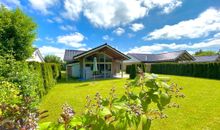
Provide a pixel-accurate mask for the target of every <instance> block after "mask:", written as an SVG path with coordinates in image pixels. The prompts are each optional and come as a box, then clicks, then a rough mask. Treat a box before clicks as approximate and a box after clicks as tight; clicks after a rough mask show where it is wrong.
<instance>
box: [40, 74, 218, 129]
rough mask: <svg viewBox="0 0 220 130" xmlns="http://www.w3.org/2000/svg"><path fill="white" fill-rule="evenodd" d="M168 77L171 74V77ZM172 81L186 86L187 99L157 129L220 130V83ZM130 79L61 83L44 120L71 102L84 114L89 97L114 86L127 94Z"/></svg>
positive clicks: (42, 107) (52, 118)
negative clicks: (126, 89)
mask: <svg viewBox="0 0 220 130" xmlns="http://www.w3.org/2000/svg"><path fill="white" fill-rule="evenodd" d="M167 76H168V75H167ZM168 77H170V78H171V81H172V82H175V83H177V84H178V85H180V86H183V87H184V90H183V93H184V94H185V95H186V97H185V98H184V99H179V100H177V101H176V102H178V103H179V104H180V108H179V109H176V108H169V109H166V110H165V113H167V115H168V118H167V119H162V120H154V121H153V123H152V129H153V130H202V129H203V130H219V129H220V80H210V79H202V78H193V77H183V76H170V75H169V76H168ZM127 81H129V80H127V79H109V80H100V81H95V82H93V81H86V82H79V81H69V82H63V83H58V84H57V85H56V86H55V87H54V88H52V89H51V90H50V92H49V93H48V94H47V95H46V96H45V97H44V98H43V100H42V102H41V104H40V110H48V111H49V113H48V114H49V117H47V118H45V119H43V120H41V122H45V121H56V120H57V119H58V117H59V114H60V113H61V107H62V104H64V103H68V104H69V105H71V106H72V107H73V108H74V110H75V111H76V112H77V113H78V114H80V113H82V112H83V109H84V105H85V97H86V96H87V95H90V96H93V95H94V94H95V93H96V92H99V93H101V94H102V95H103V97H105V96H107V95H108V93H109V90H110V89H111V88H112V87H115V88H116V93H117V94H118V95H121V94H123V93H124V88H123V86H124V84H125V83H126V82H127Z"/></svg>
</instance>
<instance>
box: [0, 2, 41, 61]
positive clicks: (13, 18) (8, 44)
mask: <svg viewBox="0 0 220 130" xmlns="http://www.w3.org/2000/svg"><path fill="white" fill-rule="evenodd" d="M36 27H37V25H36V24H35V23H34V22H33V21H32V19H31V18H30V17H28V16H27V15H25V14H24V13H23V12H22V11H21V10H20V9H18V8H17V9H15V10H9V9H7V8H5V7H4V6H3V5H1V6H0V55H2V54H5V53H10V54H12V55H13V56H14V58H15V59H16V60H25V59H27V58H29V57H30V56H31V55H32V53H33V47H32V43H33V41H34V40H35V37H36V32H35V30H36Z"/></svg>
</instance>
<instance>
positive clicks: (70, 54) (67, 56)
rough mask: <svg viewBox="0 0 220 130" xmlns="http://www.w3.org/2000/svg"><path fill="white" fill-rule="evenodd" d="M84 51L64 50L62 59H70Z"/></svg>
mask: <svg viewBox="0 0 220 130" xmlns="http://www.w3.org/2000/svg"><path fill="white" fill-rule="evenodd" d="M83 52H85V51H82V50H65V54H64V61H67V62H68V61H72V60H73V57H74V56H76V55H79V54H81V53H83Z"/></svg>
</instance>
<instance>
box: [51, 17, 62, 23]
mask: <svg viewBox="0 0 220 130" xmlns="http://www.w3.org/2000/svg"><path fill="white" fill-rule="evenodd" d="M53 19H54V21H56V22H57V23H62V22H63V20H62V19H61V18H60V17H54V18H53Z"/></svg>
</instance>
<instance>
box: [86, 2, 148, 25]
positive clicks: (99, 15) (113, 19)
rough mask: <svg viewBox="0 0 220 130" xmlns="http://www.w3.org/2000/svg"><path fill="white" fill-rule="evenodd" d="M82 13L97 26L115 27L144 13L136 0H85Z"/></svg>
mask: <svg viewBox="0 0 220 130" xmlns="http://www.w3.org/2000/svg"><path fill="white" fill-rule="evenodd" d="M84 15H85V16H86V17H87V18H88V19H89V20H90V22H91V23H92V24H94V25H95V26H98V27H104V28H109V27H115V26H118V25H123V24H127V23H130V22H131V21H134V20H136V19H138V18H143V17H144V16H145V15H146V8H145V7H143V6H142V5H141V1H138V0H109V1H107V0H106V1H105V0H85V5H84Z"/></svg>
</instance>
